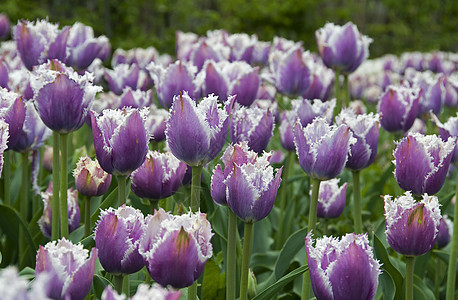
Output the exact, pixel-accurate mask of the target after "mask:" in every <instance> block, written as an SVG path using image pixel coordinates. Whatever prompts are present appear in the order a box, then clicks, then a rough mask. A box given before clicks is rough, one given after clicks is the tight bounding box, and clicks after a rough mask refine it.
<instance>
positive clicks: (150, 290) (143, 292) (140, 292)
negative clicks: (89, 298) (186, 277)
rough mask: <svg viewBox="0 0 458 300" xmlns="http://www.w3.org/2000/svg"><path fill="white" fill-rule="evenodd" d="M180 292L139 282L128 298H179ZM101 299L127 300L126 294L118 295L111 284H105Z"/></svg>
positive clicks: (132, 299) (172, 299) (168, 299)
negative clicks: (135, 290)
mask: <svg viewBox="0 0 458 300" xmlns="http://www.w3.org/2000/svg"><path fill="white" fill-rule="evenodd" d="M180 296H181V292H180V291H174V290H172V289H166V288H163V287H162V286H160V285H159V284H157V283H153V285H152V286H151V287H150V286H148V285H147V284H144V283H141V284H139V285H138V288H137V292H136V293H135V295H133V296H132V297H131V298H129V299H130V300H147V299H154V300H178V299H180ZM101 299H102V300H127V297H126V295H124V294H121V295H119V294H118V293H116V291H114V290H113V289H112V288H111V285H107V286H106V287H105V289H104V290H103V293H102V298H101Z"/></svg>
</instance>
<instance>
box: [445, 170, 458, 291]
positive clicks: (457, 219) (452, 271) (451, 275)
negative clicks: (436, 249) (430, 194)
mask: <svg viewBox="0 0 458 300" xmlns="http://www.w3.org/2000/svg"><path fill="white" fill-rule="evenodd" d="M456 180H457V181H456V191H455V194H456V196H455V197H456V199H458V174H457V175H456ZM457 256H458V203H455V214H454V216H453V236H452V248H451V250H450V257H449V261H448V272H447V294H446V297H445V299H447V300H453V299H454V297H455V288H456V285H455V284H456V260H457Z"/></svg>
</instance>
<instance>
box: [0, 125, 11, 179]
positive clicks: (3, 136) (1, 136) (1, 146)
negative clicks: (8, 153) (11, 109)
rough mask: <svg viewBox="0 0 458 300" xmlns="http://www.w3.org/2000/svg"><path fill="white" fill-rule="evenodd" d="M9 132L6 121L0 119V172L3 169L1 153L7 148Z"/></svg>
mask: <svg viewBox="0 0 458 300" xmlns="http://www.w3.org/2000/svg"><path fill="white" fill-rule="evenodd" d="M8 138H9V132H8V123H6V122H5V121H4V120H3V119H0V174H2V170H3V153H4V152H5V150H6V149H7V148H8V146H7V143H8Z"/></svg>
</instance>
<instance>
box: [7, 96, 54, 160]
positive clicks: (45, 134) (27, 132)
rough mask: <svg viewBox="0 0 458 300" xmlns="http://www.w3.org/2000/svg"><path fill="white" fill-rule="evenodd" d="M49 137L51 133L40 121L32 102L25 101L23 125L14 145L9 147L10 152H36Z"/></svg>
mask: <svg viewBox="0 0 458 300" xmlns="http://www.w3.org/2000/svg"><path fill="white" fill-rule="evenodd" d="M51 135H52V131H51V130H50V129H49V128H48V127H46V125H45V124H44V123H43V121H42V120H41V119H40V116H39V115H38V112H37V110H36V109H35V107H34V105H33V103H32V101H27V102H26V103H25V121H24V125H23V127H22V130H21V132H20V133H19V138H18V140H17V142H16V144H14V145H13V144H12V145H11V150H13V151H17V152H23V151H27V150H37V149H38V148H40V147H41V146H42V145H43V144H44V142H45V141H46V140H47V139H48V138H49V137H50V136H51Z"/></svg>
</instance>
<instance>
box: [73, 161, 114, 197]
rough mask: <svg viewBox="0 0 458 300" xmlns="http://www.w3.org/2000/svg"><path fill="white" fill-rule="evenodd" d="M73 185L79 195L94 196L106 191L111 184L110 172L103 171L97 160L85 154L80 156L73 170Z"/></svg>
mask: <svg viewBox="0 0 458 300" xmlns="http://www.w3.org/2000/svg"><path fill="white" fill-rule="evenodd" d="M73 177H75V187H76V189H77V190H78V192H79V193H80V194H81V195H84V196H89V197H94V196H95V197H96V196H101V195H103V194H105V193H106V191H107V190H108V188H109V187H110V184H111V174H108V173H107V172H105V171H104V170H103V169H102V168H101V167H100V165H99V162H98V161H97V160H92V159H91V158H90V157H89V156H87V154H86V155H85V156H82V157H80V159H79V160H78V162H77V163H76V168H75V169H74V170H73Z"/></svg>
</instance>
